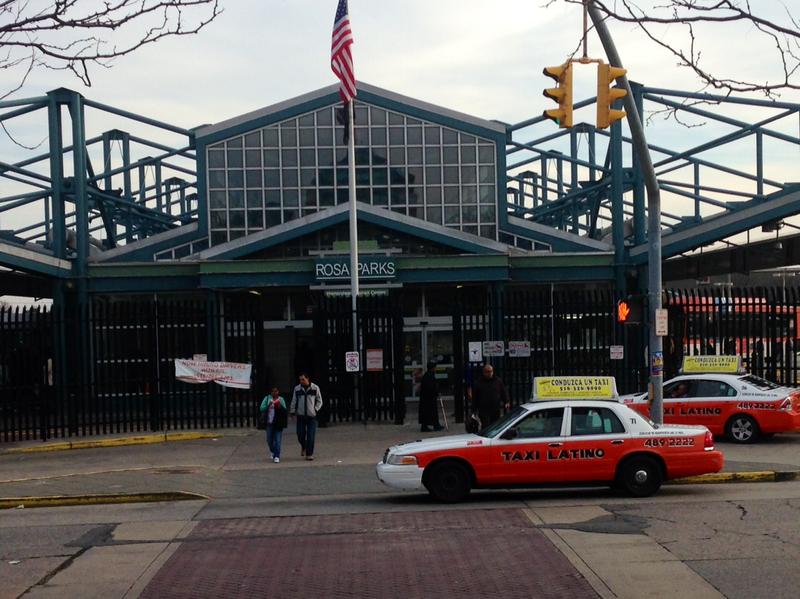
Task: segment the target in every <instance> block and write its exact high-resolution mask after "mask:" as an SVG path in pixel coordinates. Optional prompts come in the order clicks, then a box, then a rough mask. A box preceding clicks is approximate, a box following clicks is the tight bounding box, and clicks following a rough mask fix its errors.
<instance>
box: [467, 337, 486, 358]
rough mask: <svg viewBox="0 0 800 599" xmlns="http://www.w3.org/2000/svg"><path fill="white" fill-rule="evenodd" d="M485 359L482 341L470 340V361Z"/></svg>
mask: <svg viewBox="0 0 800 599" xmlns="http://www.w3.org/2000/svg"><path fill="white" fill-rule="evenodd" d="M482 360H483V344H482V343H481V342H480V341H470V342H469V361H470V362H481V361H482Z"/></svg>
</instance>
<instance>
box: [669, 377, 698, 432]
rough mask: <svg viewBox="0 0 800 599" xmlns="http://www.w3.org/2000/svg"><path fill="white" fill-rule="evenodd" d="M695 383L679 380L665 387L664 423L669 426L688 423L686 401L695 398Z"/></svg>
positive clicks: (688, 380) (690, 380) (689, 380)
mask: <svg viewBox="0 0 800 599" xmlns="http://www.w3.org/2000/svg"><path fill="white" fill-rule="evenodd" d="M694 389H695V381H694V380H692V379H678V380H677V381H672V382H670V383H667V384H666V385H664V422H666V423H668V424H680V423H684V424H685V423H686V421H685V420H684V411H685V409H686V400H687V398H689V397H693V394H694Z"/></svg>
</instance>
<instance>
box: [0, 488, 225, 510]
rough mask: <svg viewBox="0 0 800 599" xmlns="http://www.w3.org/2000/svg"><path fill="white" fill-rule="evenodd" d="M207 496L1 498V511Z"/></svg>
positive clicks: (125, 495) (188, 494) (174, 494)
mask: <svg viewBox="0 0 800 599" xmlns="http://www.w3.org/2000/svg"><path fill="white" fill-rule="evenodd" d="M208 499H210V498H209V497H207V496H206V495H200V494H199V493H187V492H184V491H173V492H166V493H116V494H112V495H73V496H71V495H53V496H49V497H0V510H10V509H15V508H34V507H63V506H75V505H109V504H115V503H153V502H159V501H198V500H202V501H207V500H208Z"/></svg>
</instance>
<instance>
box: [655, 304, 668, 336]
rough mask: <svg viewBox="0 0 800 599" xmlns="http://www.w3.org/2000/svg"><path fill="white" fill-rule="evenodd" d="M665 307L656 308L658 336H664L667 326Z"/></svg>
mask: <svg viewBox="0 0 800 599" xmlns="http://www.w3.org/2000/svg"><path fill="white" fill-rule="evenodd" d="M668 324H669V323H668V320H667V309H666V308H658V309H656V335H657V336H658V337H666V336H667V329H668V328H669V327H668Z"/></svg>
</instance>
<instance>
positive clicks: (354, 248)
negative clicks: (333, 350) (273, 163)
mask: <svg viewBox="0 0 800 599" xmlns="http://www.w3.org/2000/svg"><path fill="white" fill-rule="evenodd" d="M353 103H354V102H353V100H352V99H351V100H350V101H349V102H348V103H347V128H348V136H347V137H348V142H347V166H348V180H349V183H350V185H349V187H350V307H351V309H352V312H353V351H359V348H358V314H357V312H356V310H357V298H358V219H357V218H356V149H355V139H354V138H355V132H354V130H353V122H354V121H355V118H354V114H353ZM359 357H360V356H359Z"/></svg>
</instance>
